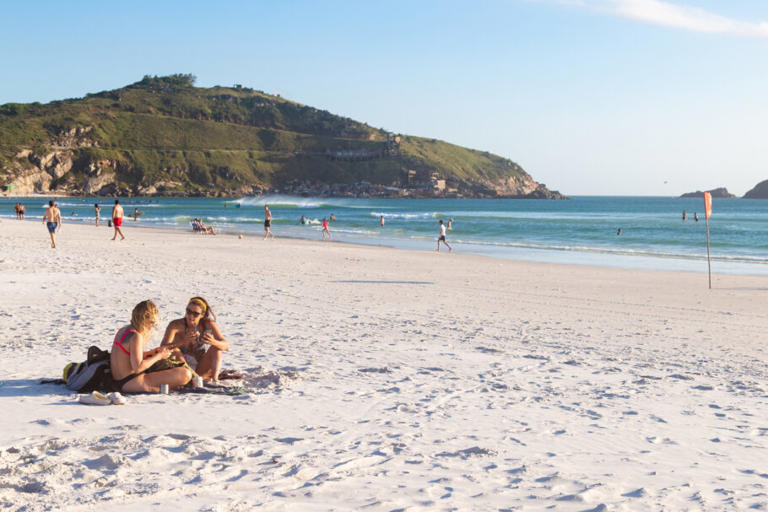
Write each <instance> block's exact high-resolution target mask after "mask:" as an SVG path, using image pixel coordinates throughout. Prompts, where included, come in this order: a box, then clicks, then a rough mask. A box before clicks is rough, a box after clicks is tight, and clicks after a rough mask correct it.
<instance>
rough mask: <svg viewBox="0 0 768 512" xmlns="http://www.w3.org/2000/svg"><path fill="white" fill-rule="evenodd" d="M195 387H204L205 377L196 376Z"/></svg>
mask: <svg viewBox="0 0 768 512" xmlns="http://www.w3.org/2000/svg"><path fill="white" fill-rule="evenodd" d="M195 387H198V388H201V387H203V378H202V377H195Z"/></svg>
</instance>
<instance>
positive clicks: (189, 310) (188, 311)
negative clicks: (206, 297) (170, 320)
mask: <svg viewBox="0 0 768 512" xmlns="http://www.w3.org/2000/svg"><path fill="white" fill-rule="evenodd" d="M187 314H188V315H192V316H194V317H198V316H201V315H202V314H203V312H202V311H192V310H191V309H189V308H187Z"/></svg>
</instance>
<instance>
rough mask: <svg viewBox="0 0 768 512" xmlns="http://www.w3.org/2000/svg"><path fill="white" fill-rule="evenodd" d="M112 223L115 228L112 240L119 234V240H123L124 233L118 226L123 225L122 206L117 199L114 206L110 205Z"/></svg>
mask: <svg viewBox="0 0 768 512" xmlns="http://www.w3.org/2000/svg"><path fill="white" fill-rule="evenodd" d="M112 225H113V226H114V228H115V236H113V237H112V240H114V239H115V238H117V235H120V240H125V235H123V232H122V231H121V230H120V226H122V225H123V207H122V206H120V200H119V199H115V206H113V207H112Z"/></svg>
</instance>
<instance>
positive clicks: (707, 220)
mask: <svg viewBox="0 0 768 512" xmlns="http://www.w3.org/2000/svg"><path fill="white" fill-rule="evenodd" d="M704 220H705V221H706V223H707V270H708V271H709V289H710V290H711V289H712V264H711V262H710V258H709V218H705V219H704Z"/></svg>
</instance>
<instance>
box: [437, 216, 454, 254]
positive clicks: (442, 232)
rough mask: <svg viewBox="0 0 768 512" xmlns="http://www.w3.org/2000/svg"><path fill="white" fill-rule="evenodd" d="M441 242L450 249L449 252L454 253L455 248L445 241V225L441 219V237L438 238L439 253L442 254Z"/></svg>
mask: <svg viewBox="0 0 768 512" xmlns="http://www.w3.org/2000/svg"><path fill="white" fill-rule="evenodd" d="M440 242H443V243H444V244H445V246H446V247H448V252H452V251H453V247H451V246H450V245H448V242H446V241H445V224H443V220H442V219H440V236H439V237H437V252H440Z"/></svg>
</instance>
